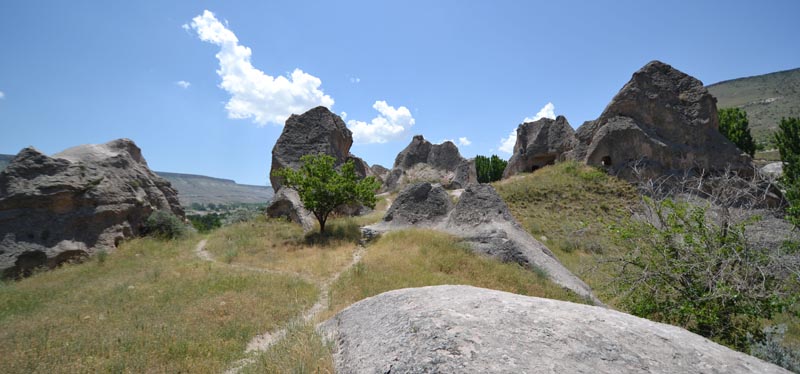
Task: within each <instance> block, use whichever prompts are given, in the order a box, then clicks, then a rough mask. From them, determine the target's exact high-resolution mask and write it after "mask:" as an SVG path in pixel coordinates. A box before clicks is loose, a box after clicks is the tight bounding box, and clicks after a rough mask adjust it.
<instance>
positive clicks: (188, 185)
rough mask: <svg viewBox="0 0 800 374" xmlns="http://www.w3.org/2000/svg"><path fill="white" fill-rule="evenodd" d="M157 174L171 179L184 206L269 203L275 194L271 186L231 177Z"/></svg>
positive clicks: (162, 172) (160, 172) (161, 172)
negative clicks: (238, 181)
mask: <svg viewBox="0 0 800 374" xmlns="http://www.w3.org/2000/svg"><path fill="white" fill-rule="evenodd" d="M156 174H158V175H159V176H161V177H163V178H164V179H166V180H168V181H170V183H172V187H174V188H175V189H176V190H178V198H179V199H180V201H181V205H183V206H189V205H191V204H193V203H199V204H209V203H214V204H233V203H249V204H252V203H256V204H257V203H268V202H269V201H270V200H271V199H272V194H273V192H272V188H271V187H268V186H253V185H247V184H237V183H236V182H234V181H232V180H230V179H221V178H212V177H206V176H203V175H194V174H180V173H168V172H164V171H157V172H156Z"/></svg>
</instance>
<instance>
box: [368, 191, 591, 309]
mask: <svg viewBox="0 0 800 374" xmlns="http://www.w3.org/2000/svg"><path fill="white" fill-rule="evenodd" d="M412 226H417V227H424V228H429V229H434V230H439V231H443V232H446V233H449V234H452V235H455V236H458V237H460V238H461V239H463V240H464V241H465V242H466V243H467V244H469V246H470V248H471V249H472V250H473V251H475V252H478V253H482V254H486V255H489V256H492V257H494V258H496V259H498V260H500V261H504V262H515V263H518V264H520V265H522V266H524V267H526V268H528V269H530V270H535V271H542V272H544V273H546V274H547V277H548V278H549V279H550V280H552V281H553V282H555V283H556V284H559V285H561V286H563V287H564V288H567V289H569V290H571V291H573V292H575V293H576V294H578V295H580V296H582V297H585V298H587V299H589V300H591V301H592V302H594V303H596V304H598V305H600V304H602V302H601V301H600V300H599V299H598V298H597V297H595V295H594V294H593V293H592V290H591V288H589V286H587V285H586V284H585V283H584V282H583V281H581V280H580V279H579V278H578V277H576V276H575V275H573V274H572V273H571V272H570V271H569V270H568V269H567V268H565V267H564V266H563V265H561V263H560V262H559V261H558V259H556V257H555V256H554V255H553V253H552V252H550V250H549V249H548V248H547V247H545V246H544V245H543V244H542V243H540V242H538V241H537V240H536V239H534V238H533V237H532V236H531V235H530V234H529V233H528V232H527V231H525V230H524V229H522V227H520V225H519V224H518V223H517V221H516V220H515V219H514V217H513V216H512V215H511V213H510V212H509V210H508V207H507V206H506V204H505V203H504V202H503V200H502V198H500V195H498V194H497V191H495V190H494V187H492V186H491V185H489V184H470V185H468V186H467V188H466V189H464V190H463V192H461V193H460V195H459V198H458V203H456V204H455V206H453V205H452V204H451V203H450V197H449V196H448V194H447V193H446V192H445V191H444V190H443V189H442V188H441V187H440V186H438V185H431V184H430V183H419V184H414V185H411V186H408V187H406V188H405V189H403V191H401V192H400V194H399V195H398V196H397V199H396V200H395V201H394V202H393V203H392V206H391V207H390V208H389V210H388V211H387V213H386V216H384V218H383V221H381V222H379V223H377V224H375V225H371V226H367V229H369V230H371V231H372V232H386V231H392V230H398V229H405V228H408V227H412Z"/></svg>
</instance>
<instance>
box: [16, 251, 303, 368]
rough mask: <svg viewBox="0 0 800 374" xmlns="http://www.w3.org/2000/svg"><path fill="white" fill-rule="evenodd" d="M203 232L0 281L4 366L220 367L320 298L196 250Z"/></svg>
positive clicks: (297, 284) (293, 281) (296, 283)
mask: <svg viewBox="0 0 800 374" xmlns="http://www.w3.org/2000/svg"><path fill="white" fill-rule="evenodd" d="M198 240H199V238H198V237H189V238H186V239H183V240H176V241H159V240H154V239H137V240H133V241H130V242H127V243H124V244H123V245H122V246H121V247H120V248H119V249H117V250H116V251H115V252H114V253H111V254H109V255H107V256H106V257H105V258H104V259H103V261H102V262H101V261H98V260H97V259H93V260H91V261H89V262H88V263H84V264H79V265H69V266H64V267H62V268H60V269H57V270H54V271H50V272H45V273H41V274H37V275H35V276H33V277H30V278H28V279H24V280H22V281H19V282H12V283H4V284H2V286H0V342H1V343H0V344H1V347H2V349H0V351H2V358H0V372H3V373H49V372H73V373H78V372H108V373H123V372H128V373H143V372H174V373H177V372H219V371H222V370H224V369H225V368H226V367H227V366H228V364H229V363H231V362H232V361H235V360H236V359H238V358H239V357H240V356H241V354H242V352H243V351H244V348H245V346H246V344H247V342H248V341H249V340H250V339H251V338H252V337H253V336H254V335H256V334H258V333H260V332H263V331H267V330H270V329H274V328H276V327H278V326H280V325H283V324H285V323H286V322H287V321H289V320H290V319H292V318H293V317H295V316H296V315H297V314H298V313H300V312H301V311H302V310H304V309H306V308H308V307H309V306H310V305H311V304H312V303H313V302H314V300H315V299H316V296H317V292H318V291H317V288H316V287H314V286H313V285H311V284H309V283H307V282H304V281H302V280H300V279H298V278H292V277H287V276H280V275H269V274H260V273H255V272H247V271H241V270H235V269H230V268H227V267H222V266H220V265H219V264H213V263H209V262H204V261H201V260H199V259H196V258H195V257H194V254H193V253H192V251H193V248H194V246H195V244H196V243H197V242H198Z"/></svg>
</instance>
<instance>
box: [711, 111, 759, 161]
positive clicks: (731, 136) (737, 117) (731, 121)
mask: <svg viewBox="0 0 800 374" xmlns="http://www.w3.org/2000/svg"><path fill="white" fill-rule="evenodd" d="M717 114H718V116H719V132H720V133H722V135H725V137H726V138H728V140H730V141H732V142H733V144H736V146H737V147H739V149H741V150H743V151H744V152H745V153H747V154H748V155H750V157H753V155H754V154H755V153H756V143H755V142H754V141H753V136H752V135H751V134H750V123H749V122H748V121H747V112H745V111H744V110H741V109H739V108H725V109H720V110H719V111H718V112H717Z"/></svg>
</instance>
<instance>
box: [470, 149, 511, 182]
mask: <svg viewBox="0 0 800 374" xmlns="http://www.w3.org/2000/svg"><path fill="white" fill-rule="evenodd" d="M506 165H508V162H507V161H506V160H503V159H501V158H500V157H497V155H492V157H491V158H489V157H486V156H481V155H478V156H475V171H476V172H477V174H478V182H480V183H489V182H494V181H499V180H500V179H502V178H503V171H504V170H505V169H506Z"/></svg>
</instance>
